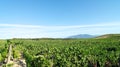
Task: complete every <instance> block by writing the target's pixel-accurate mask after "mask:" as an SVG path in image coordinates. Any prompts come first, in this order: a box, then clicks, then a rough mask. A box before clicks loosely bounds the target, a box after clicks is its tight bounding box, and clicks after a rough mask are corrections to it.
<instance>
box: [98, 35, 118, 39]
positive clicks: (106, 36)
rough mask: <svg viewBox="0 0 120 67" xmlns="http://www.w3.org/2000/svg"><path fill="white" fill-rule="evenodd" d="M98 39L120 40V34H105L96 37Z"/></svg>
mask: <svg viewBox="0 0 120 67" xmlns="http://www.w3.org/2000/svg"><path fill="white" fill-rule="evenodd" d="M96 38H97V39H102V38H110V39H120V34H105V35H101V36H98V37H96Z"/></svg>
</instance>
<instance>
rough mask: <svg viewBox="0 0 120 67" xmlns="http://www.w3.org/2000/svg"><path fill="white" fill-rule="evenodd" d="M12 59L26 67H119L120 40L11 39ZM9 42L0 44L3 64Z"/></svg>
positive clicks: (0, 42) (0, 61) (0, 59)
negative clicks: (21, 57)
mask: <svg viewBox="0 0 120 67" xmlns="http://www.w3.org/2000/svg"><path fill="white" fill-rule="evenodd" d="M10 42H11V43H12V44H14V45H13V46H12V48H13V50H12V52H13V53H12V55H13V58H18V59H19V58H20V56H21V54H22V55H23V57H24V58H25V61H26V64H27V67H120V40H119V39H11V40H10ZM7 53H8V42H7V41H6V40H4V41H2V40H1V41H0V63H3V62H4V60H5V58H6V57H7Z"/></svg>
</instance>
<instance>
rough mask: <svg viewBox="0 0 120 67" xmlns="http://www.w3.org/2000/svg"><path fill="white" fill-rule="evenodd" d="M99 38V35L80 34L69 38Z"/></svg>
mask: <svg viewBox="0 0 120 67" xmlns="http://www.w3.org/2000/svg"><path fill="white" fill-rule="evenodd" d="M97 36H98V35H90V34H79V35H73V36H69V37H68V38H94V37H97Z"/></svg>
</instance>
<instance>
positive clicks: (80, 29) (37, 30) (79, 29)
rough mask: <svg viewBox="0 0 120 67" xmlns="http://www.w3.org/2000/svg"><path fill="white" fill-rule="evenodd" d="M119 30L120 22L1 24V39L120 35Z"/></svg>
mask: <svg viewBox="0 0 120 67" xmlns="http://www.w3.org/2000/svg"><path fill="white" fill-rule="evenodd" d="M119 30H120V23H119V22H116V23H99V24H91V25H73V26H39V25H22V24H0V35H1V36H0V38H39V37H67V36H70V35H75V34H107V33H120V31H119Z"/></svg>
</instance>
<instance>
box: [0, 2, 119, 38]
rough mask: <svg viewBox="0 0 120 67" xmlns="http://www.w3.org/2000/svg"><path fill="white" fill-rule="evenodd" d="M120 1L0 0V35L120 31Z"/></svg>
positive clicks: (31, 36) (2, 36) (63, 35)
mask: <svg viewBox="0 0 120 67" xmlns="http://www.w3.org/2000/svg"><path fill="white" fill-rule="evenodd" d="M119 3H120V0H0V35H1V36H0V38H16V37H19V38H21V37H23V38H35V37H38V38H39V37H67V36H70V35H76V34H94V35H99V34H108V33H120V32H119V30H120V4H119Z"/></svg>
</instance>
